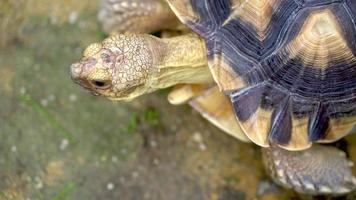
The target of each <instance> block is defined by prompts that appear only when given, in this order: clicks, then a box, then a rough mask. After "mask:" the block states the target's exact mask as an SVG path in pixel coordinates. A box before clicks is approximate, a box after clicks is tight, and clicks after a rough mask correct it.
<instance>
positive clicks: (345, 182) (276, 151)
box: [263, 145, 356, 195]
mask: <svg viewBox="0 0 356 200" xmlns="http://www.w3.org/2000/svg"><path fill="white" fill-rule="evenodd" d="M263 159H264V164H265V167H266V169H267V172H268V174H269V175H270V176H271V177H272V179H273V180H274V181H275V182H276V183H277V184H279V185H281V186H284V187H287V188H291V189H294V190H295V191H297V192H300V193H305V194H310V195H322V194H331V195H340V194H345V193H348V192H351V191H352V190H354V189H355V188H356V178H355V176H354V175H353V174H352V170H351V165H350V163H351V161H350V160H348V159H347V157H346V154H345V153H344V152H342V151H341V150H339V149H337V148H335V147H331V146H321V145H313V147H311V148H309V149H307V150H304V151H287V150H283V149H281V148H278V147H271V148H263Z"/></svg>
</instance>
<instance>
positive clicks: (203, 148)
mask: <svg viewBox="0 0 356 200" xmlns="http://www.w3.org/2000/svg"><path fill="white" fill-rule="evenodd" d="M199 149H200V150H201V151H206V149H207V147H206V145H205V144H204V143H201V144H199Z"/></svg>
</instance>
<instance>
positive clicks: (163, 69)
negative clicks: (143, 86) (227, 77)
mask: <svg viewBox="0 0 356 200" xmlns="http://www.w3.org/2000/svg"><path fill="white" fill-rule="evenodd" d="M160 44H161V45H160V46H161V47H160V48H159V50H158V51H159V52H157V53H158V54H159V55H160V56H158V57H159V60H158V62H157V63H158V66H157V67H158V70H159V72H158V76H157V77H156V80H155V81H157V83H158V84H159V86H158V87H159V88H164V87H169V86H172V85H176V84H181V83H200V84H201V83H211V82H213V80H212V77H211V73H210V70H209V68H208V61H207V56H206V55H207V54H206V47H205V42H204V40H203V39H202V38H200V37H199V36H198V35H196V34H193V33H192V34H187V35H183V36H178V37H173V38H164V39H160Z"/></svg>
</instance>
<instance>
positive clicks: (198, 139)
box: [193, 132, 203, 143]
mask: <svg viewBox="0 0 356 200" xmlns="http://www.w3.org/2000/svg"><path fill="white" fill-rule="evenodd" d="M193 141H194V142H197V143H201V142H203V136H202V135H201V134H200V133H199V132H195V133H194V134H193Z"/></svg>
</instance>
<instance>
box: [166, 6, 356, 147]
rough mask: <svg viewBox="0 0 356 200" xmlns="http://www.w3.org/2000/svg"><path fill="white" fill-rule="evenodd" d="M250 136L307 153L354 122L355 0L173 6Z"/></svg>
mask: <svg viewBox="0 0 356 200" xmlns="http://www.w3.org/2000/svg"><path fill="white" fill-rule="evenodd" d="M168 3H169V4H170V6H171V8H172V10H173V11H174V12H175V13H176V15H177V16H178V17H179V19H180V20H181V21H182V22H183V23H185V24H186V25H187V26H188V27H189V28H191V29H192V30H193V31H195V32H196V33H198V34H199V35H200V36H201V37H203V38H204V39H205V42H206V46H207V54H208V59H209V67H210V69H211V72H212V74H213V77H214V80H215V81H216V82H217V84H218V85H219V87H220V89H221V90H222V91H223V92H224V93H225V94H226V95H228V96H229V97H230V99H231V102H232V104H233V107H234V110H235V115H236V117H237V119H238V121H239V123H240V125H241V127H242V129H243V130H244V132H245V133H246V134H247V136H248V137H249V138H250V139H251V140H252V141H253V142H255V143H256V144H258V145H260V146H264V147H267V146H270V145H278V146H280V147H282V148H285V149H289V150H302V149H306V148H308V147H310V146H311V144H312V143H313V142H323V143H327V142H333V141H336V140H338V139H340V138H341V137H343V136H345V135H347V134H348V133H350V131H351V130H352V128H353V126H354V124H355V122H356V57H355V55H356V30H355V29H356V24H355V21H356V1H354V0H168Z"/></svg>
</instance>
